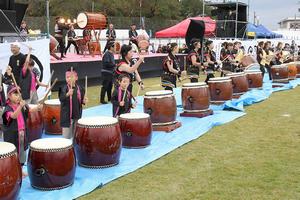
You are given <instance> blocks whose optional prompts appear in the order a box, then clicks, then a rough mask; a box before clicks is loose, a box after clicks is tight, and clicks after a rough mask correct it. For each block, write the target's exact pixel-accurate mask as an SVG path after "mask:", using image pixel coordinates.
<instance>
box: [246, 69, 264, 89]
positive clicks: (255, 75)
mask: <svg viewBox="0 0 300 200" xmlns="http://www.w3.org/2000/svg"><path fill="white" fill-rule="evenodd" d="M245 73H246V75H247V79H248V85H249V89H254V88H257V89H261V88H262V86H263V77H262V73H261V71H260V70H246V71H245Z"/></svg>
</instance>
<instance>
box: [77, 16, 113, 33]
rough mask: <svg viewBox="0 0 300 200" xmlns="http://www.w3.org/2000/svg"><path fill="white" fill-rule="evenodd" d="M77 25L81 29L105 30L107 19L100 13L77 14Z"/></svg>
mask: <svg viewBox="0 0 300 200" xmlns="http://www.w3.org/2000/svg"><path fill="white" fill-rule="evenodd" d="M77 25H78V27H79V28H81V29H105V28H107V17H106V16H105V15H104V14H102V13H91V12H83V13H79V14H78V16H77Z"/></svg>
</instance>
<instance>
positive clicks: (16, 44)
mask: <svg viewBox="0 0 300 200" xmlns="http://www.w3.org/2000/svg"><path fill="white" fill-rule="evenodd" d="M11 45H12V46H16V47H18V48H21V44H20V43H19V42H14V43H12V44H11Z"/></svg>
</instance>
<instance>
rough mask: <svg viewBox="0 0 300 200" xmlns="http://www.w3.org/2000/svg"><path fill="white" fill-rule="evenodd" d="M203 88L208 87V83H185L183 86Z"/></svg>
mask: <svg viewBox="0 0 300 200" xmlns="http://www.w3.org/2000/svg"><path fill="white" fill-rule="evenodd" d="M203 86H207V84H206V83H204V82H198V83H185V84H183V85H182V87H195V88H197V87H203Z"/></svg>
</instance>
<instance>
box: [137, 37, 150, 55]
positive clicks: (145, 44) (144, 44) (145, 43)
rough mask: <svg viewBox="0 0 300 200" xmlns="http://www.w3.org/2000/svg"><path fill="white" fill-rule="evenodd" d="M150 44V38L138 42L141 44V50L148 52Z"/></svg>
mask: <svg viewBox="0 0 300 200" xmlns="http://www.w3.org/2000/svg"><path fill="white" fill-rule="evenodd" d="M149 45H150V44H149V42H148V40H140V41H139V42H138V46H139V48H140V51H141V52H147V51H148V47H149Z"/></svg>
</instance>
